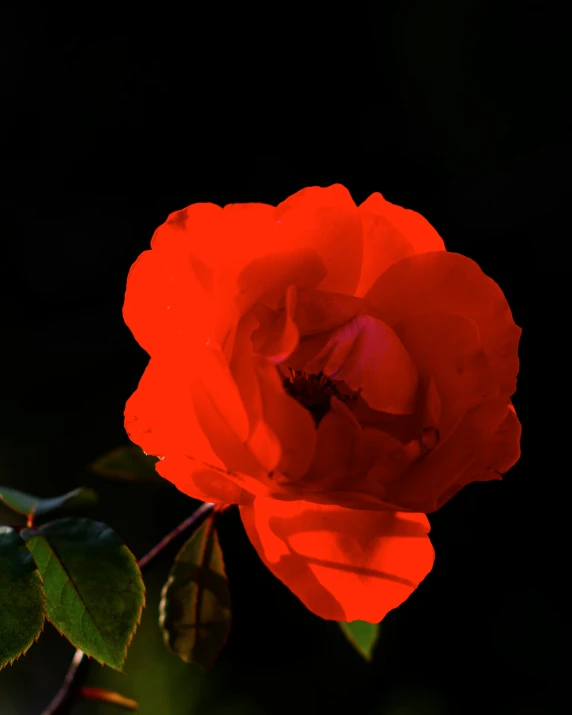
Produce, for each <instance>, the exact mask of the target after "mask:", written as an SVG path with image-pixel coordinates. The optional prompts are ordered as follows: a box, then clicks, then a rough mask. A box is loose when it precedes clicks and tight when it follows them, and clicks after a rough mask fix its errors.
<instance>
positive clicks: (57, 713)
mask: <svg viewBox="0 0 572 715" xmlns="http://www.w3.org/2000/svg"><path fill="white" fill-rule="evenodd" d="M217 506H218V507H219V508H218V509H217V511H222V509H223V508H224V507H222V508H221V505H215V504H213V503H211V502H205V503H204V504H202V505H201V506H200V507H199V508H198V509H197V510H196V511H195V512H193V513H192V514H191V515H190V516H189V517H187V518H186V519H185V521H183V522H182V523H181V524H179V526H177V527H176V528H175V529H173V531H171V532H170V533H169V534H167V536H165V538H164V539H161V541H160V542H159V543H158V544H157V545H156V546H154V547H153V548H152V549H151V551H149V553H147V554H145V556H143V557H142V558H141V559H139V561H138V562H137V563H138V565H139V568H140V569H141V571H143V569H144V568H146V567H147V566H148V565H149V564H150V563H151V562H152V561H153V559H154V558H155V557H156V556H158V555H159V554H160V553H161V552H162V551H163V549H164V548H165V547H166V546H168V545H169V544H170V543H171V541H173V539H176V538H177V536H179V534H182V533H183V532H184V531H187V530H188V529H191V528H192V527H197V526H198V525H199V524H200V522H201V521H202V519H203V517H204V516H206V515H207V514H209V513H210V512H211V511H213V509H215V507H217ZM88 663H89V661H88V660H87V658H86V657H85V653H84V652H83V651H82V650H80V649H79V648H78V649H77V650H76V652H75V655H74V657H73V659H72V662H71V663H70V667H69V668H68V672H67V673H66V676H65V678H64V681H63V683H62V685H61V687H60V689H59V690H58V692H57V693H56V695H55V697H54V699H53V700H52V702H51V703H50V704H49V705H48V707H47V708H46V709H45V710H44V711H43V712H42V715H64V713H66V712H69V708H70V707H71V705H72V704H73V702H74V700H75V697H76V695H78V693H79V691H80V683H79V675H80V674H84V673H85V672H86V668H87V665H88Z"/></svg>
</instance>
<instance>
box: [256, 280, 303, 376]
mask: <svg viewBox="0 0 572 715" xmlns="http://www.w3.org/2000/svg"><path fill="white" fill-rule="evenodd" d="M295 310H296V286H295V285H291V286H288V288H287V290H286V296H285V305H284V308H283V309H282V310H280V311H273V310H270V309H269V308H267V307H266V306H264V305H261V304H257V305H255V306H254V307H253V312H254V314H255V315H257V316H259V318H260V327H259V328H258V329H257V330H255V331H254V333H253V335H252V343H253V350H254V352H256V353H259V354H260V355H262V356H264V357H265V358H266V359H267V360H269V361H270V362H271V363H273V364H274V365H278V364H279V363H281V362H283V361H284V360H286V359H287V358H288V357H289V356H290V355H291V354H292V353H293V352H294V350H295V349H296V347H297V346H298V341H299V338H300V333H299V332H298V326H297V325H296V323H295V322H294V312H295Z"/></svg>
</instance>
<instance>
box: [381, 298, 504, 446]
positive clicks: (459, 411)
mask: <svg viewBox="0 0 572 715" xmlns="http://www.w3.org/2000/svg"><path fill="white" fill-rule="evenodd" d="M394 329H395V333H396V334H397V335H398V336H399V338H400V339H401V342H402V343H403V345H404V346H405V348H406V349H407V352H408V353H409V355H410V356H411V358H412V360H413V362H414V363H415V365H416V367H417V369H418V370H419V372H420V373H421V374H423V375H427V376H429V377H431V378H432V379H433V381H434V382H435V385H436V387H437V391H438V393H439V397H440V400H441V405H442V414H441V419H440V421H439V423H438V424H437V423H435V425H433V426H435V427H438V428H439V432H440V435H441V439H444V438H445V437H446V436H447V435H448V434H449V432H450V430H451V429H452V427H453V426H454V425H455V424H456V423H457V421H458V420H459V418H460V417H461V416H462V415H464V414H465V412H468V411H469V410H470V409H472V408H473V407H476V406H477V405H480V404H482V403H483V402H486V401H487V400H490V399H491V398H493V397H495V396H497V395H498V394H499V384H498V382H497V381H496V379H495V378H494V376H493V374H492V371H491V369H490V367H489V365H488V361H487V358H486V356H485V353H484V351H483V349H482V346H481V338H480V333H479V328H478V326H477V324H476V323H475V322H474V320H471V319H470V318H464V317H462V316H460V315H454V314H452V313H443V312H437V311H434V312H427V313H421V314H416V315H410V316H407V317H406V318H403V319H402V320H400V321H399V323H397V325H396V326H395V328H394Z"/></svg>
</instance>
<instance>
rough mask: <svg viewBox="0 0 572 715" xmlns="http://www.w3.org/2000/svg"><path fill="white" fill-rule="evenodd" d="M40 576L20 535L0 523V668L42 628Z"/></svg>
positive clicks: (21, 651) (28, 645)
mask: <svg viewBox="0 0 572 715" xmlns="http://www.w3.org/2000/svg"><path fill="white" fill-rule="evenodd" d="M44 618H45V593H44V586H43V585H42V579H41V578H40V574H39V573H38V569H37V568H36V564H35V563H34V559H33V557H32V554H31V553H30V552H29V551H28V549H27V547H26V544H25V543H24V540H23V539H22V537H21V536H20V535H19V534H18V533H17V532H16V531H14V529H10V527H8V526H0V668H3V667H4V666H5V665H8V664H10V665H11V664H12V663H13V662H14V661H15V660H16V658H18V657H20V656H21V655H24V653H26V651H27V650H28V648H29V647H30V646H31V645H32V643H33V642H34V641H37V640H38V638H39V637H40V633H41V632H42V630H43V628H44Z"/></svg>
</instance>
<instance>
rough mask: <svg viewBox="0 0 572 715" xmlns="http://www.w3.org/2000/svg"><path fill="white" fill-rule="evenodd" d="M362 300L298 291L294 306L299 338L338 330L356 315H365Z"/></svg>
mask: <svg viewBox="0 0 572 715" xmlns="http://www.w3.org/2000/svg"><path fill="white" fill-rule="evenodd" d="M367 312H368V304H367V302H366V301H365V300H364V299H363V298H356V297H355V296H353V295H344V294H343V293H330V292H328V291H323V290H311V289H306V290H300V291H298V300H297V305H296V325H297V326H298V330H299V331H300V335H301V336H306V335H315V334H316V333H324V332H326V331H329V330H334V329H335V328H339V327H340V326H342V325H343V324H344V323H347V322H348V321H349V320H351V319H352V318H355V316H356V315H367Z"/></svg>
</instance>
